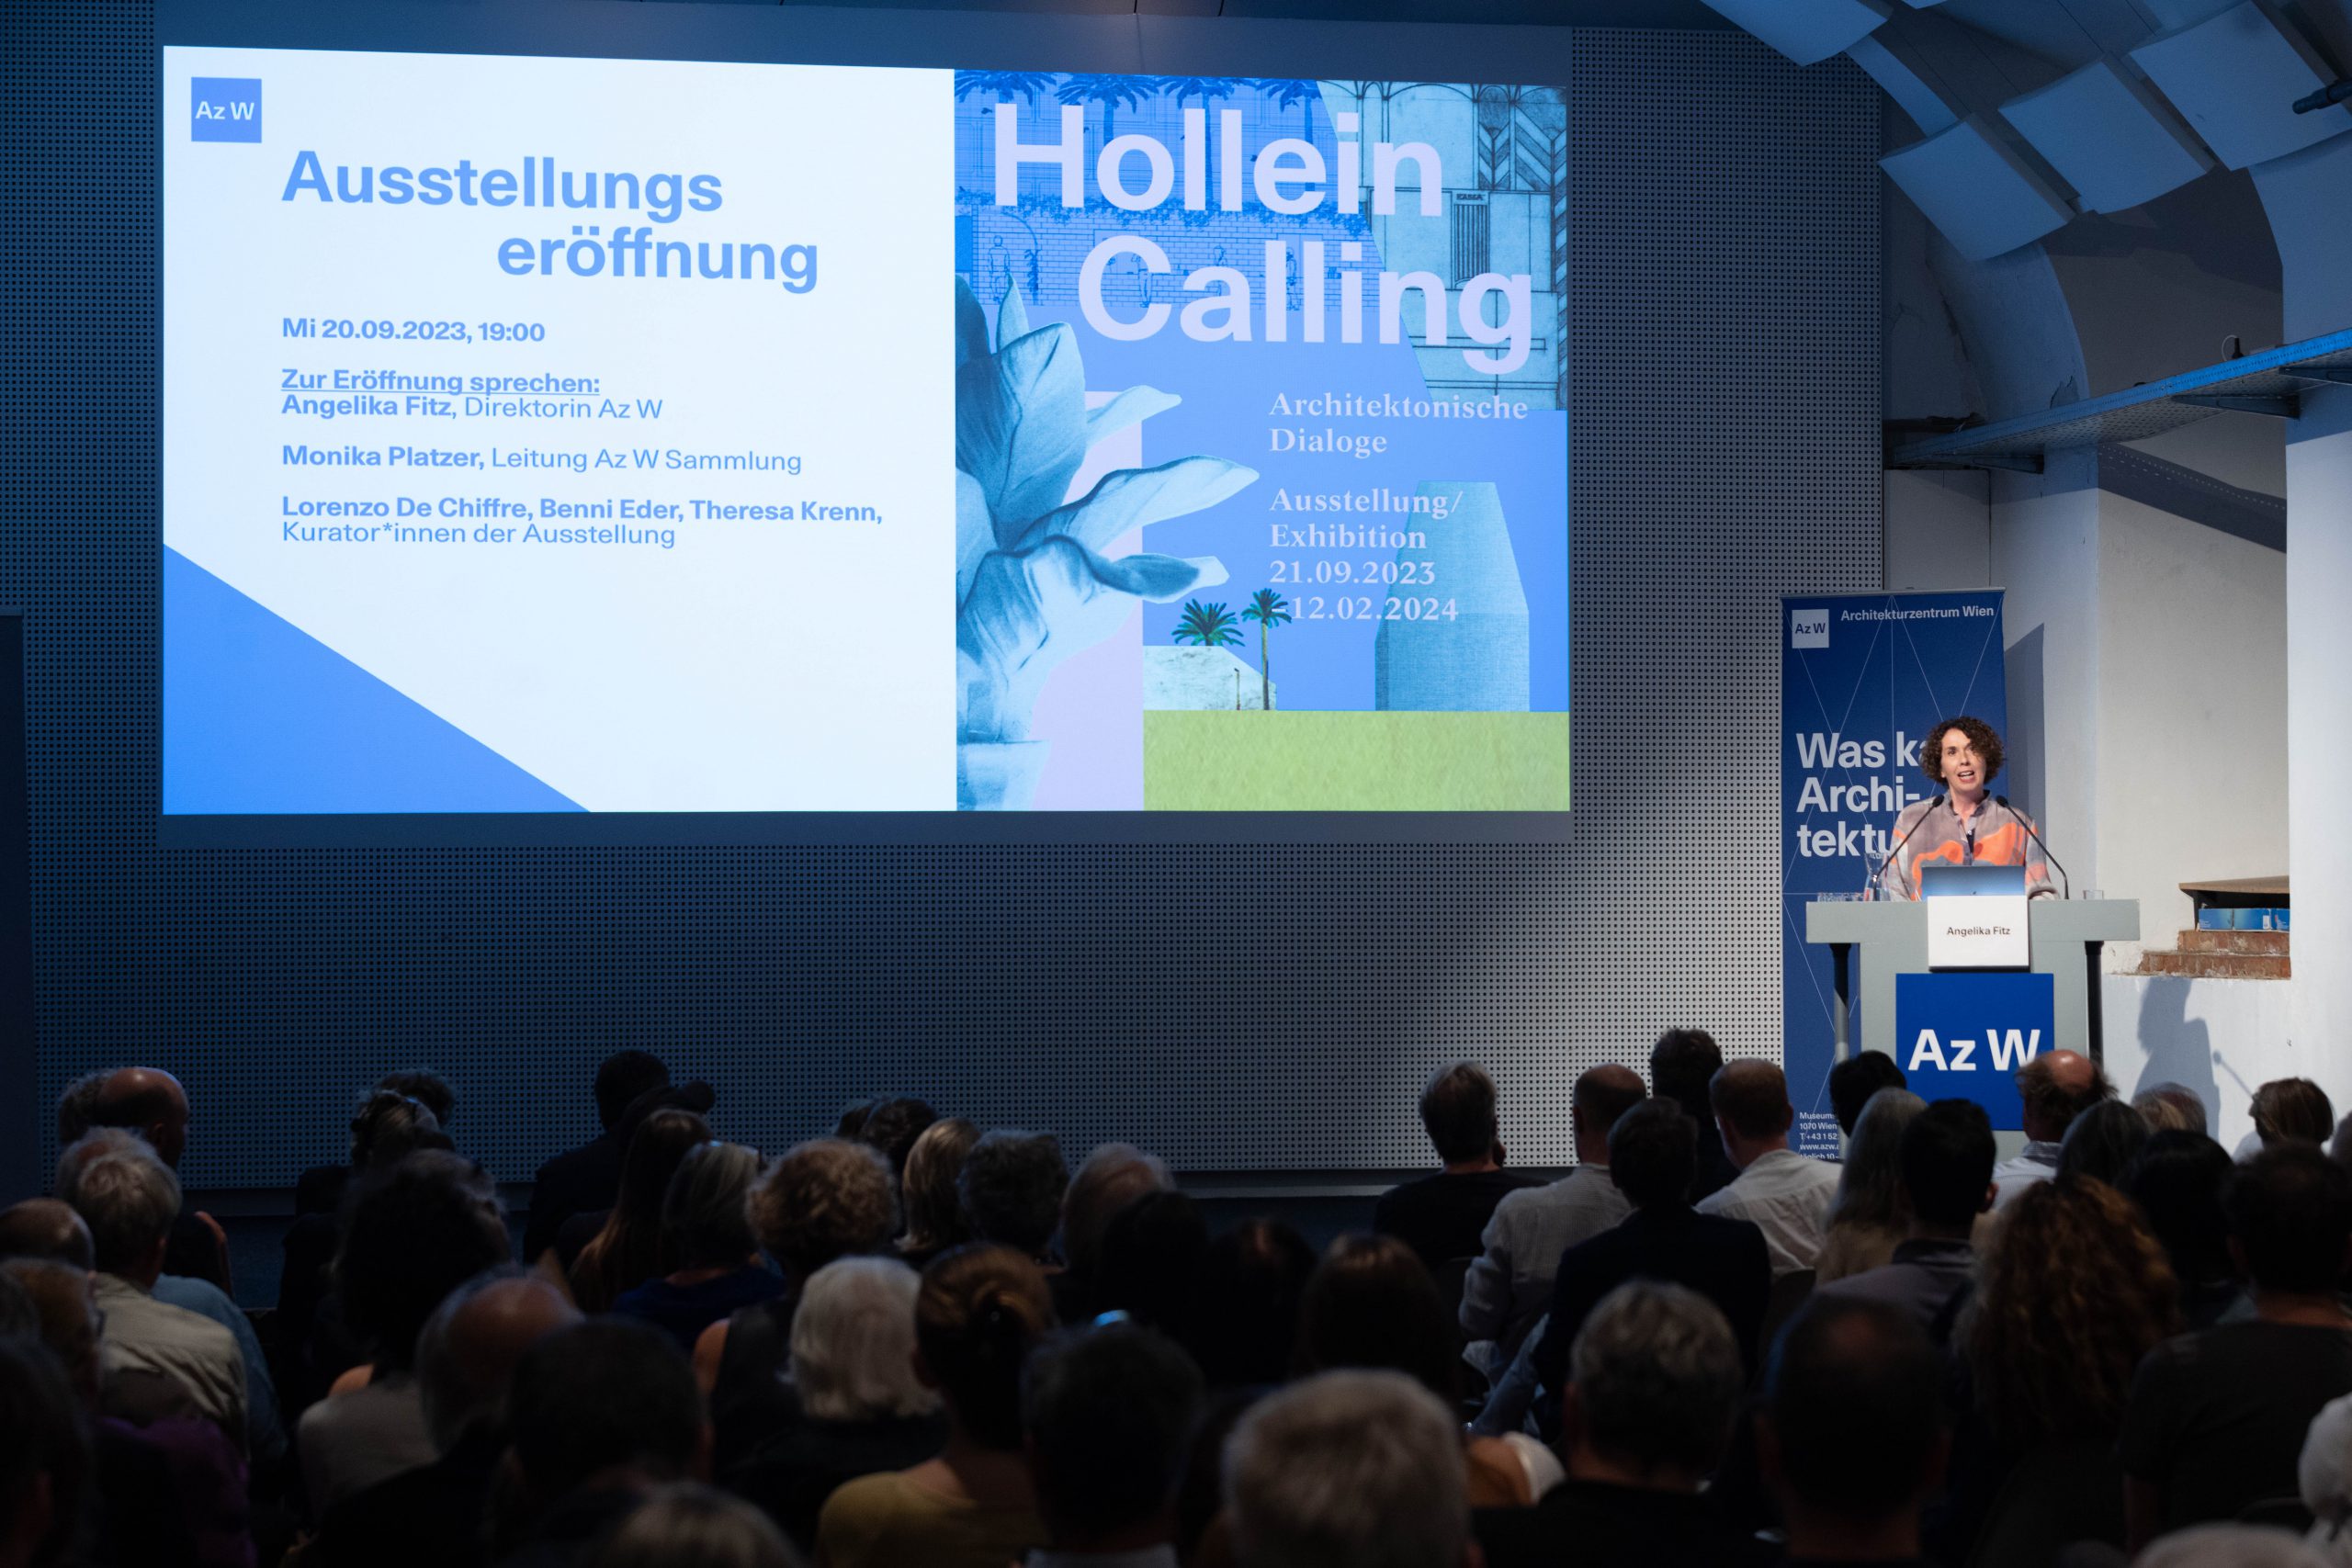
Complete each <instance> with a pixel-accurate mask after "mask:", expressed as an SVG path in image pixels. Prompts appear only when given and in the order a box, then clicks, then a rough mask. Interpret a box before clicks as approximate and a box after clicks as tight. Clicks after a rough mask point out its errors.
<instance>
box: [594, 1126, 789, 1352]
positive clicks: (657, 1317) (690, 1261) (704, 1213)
mask: <svg viewBox="0 0 2352 1568" xmlns="http://www.w3.org/2000/svg"><path fill="white" fill-rule="evenodd" d="M759 1174H760V1153H759V1151H758V1150H757V1149H750V1148H745V1147H744V1146H743V1145H741V1144H721V1143H717V1142H713V1143H707V1144H697V1145H695V1146H694V1147H693V1148H691V1149H688V1150H687V1151H686V1157H685V1158H684V1159H683V1160H681V1161H679V1162H678V1170H677V1174H676V1175H674V1176H673V1177H671V1178H670V1190H669V1193H668V1194H667V1195H666V1196H665V1197H664V1198H663V1199H662V1254H661V1259H662V1260H661V1263H660V1265H659V1266H660V1267H661V1268H662V1269H663V1270H664V1272H663V1273H662V1276H661V1277H660V1278H659V1279H654V1280H647V1281H646V1282H645V1283H643V1284H641V1285H639V1286H638V1287H637V1288H636V1289H635V1290H633V1291H628V1292H623V1293H622V1294H621V1296H620V1297H619V1299H617V1300H616V1301H615V1302H614V1303H613V1312H614V1314H616V1316H620V1317H634V1318H638V1319H639V1320H641V1321H643V1322H646V1323H650V1324H651V1325H653V1326H654V1327H656V1328H659V1329H661V1330H662V1332H663V1333H665V1334H667V1335H669V1336H670V1337H672V1338H673V1339H675V1340H676V1341H677V1342H678V1348H680V1349H682V1350H684V1351H687V1352H689V1353H691V1352H692V1351H693V1350H694V1348H695V1340H696V1339H697V1338H698V1337H700V1336H701V1334H702V1331H703V1330H704V1329H706V1328H708V1327H709V1326H710V1325H712V1324H714V1323H718V1322H723V1321H725V1319H726V1317H727V1315H728V1314H729V1313H732V1312H734V1311H737V1310H738V1309H740V1308H742V1307H746V1306H750V1305H752V1303H755V1302H763V1301H768V1300H770V1299H772V1298H774V1297H776V1296H780V1295H782V1294H783V1293H784V1280H782V1279H780V1278H779V1277H778V1276H777V1275H776V1274H775V1273H774V1272H773V1271H772V1270H770V1269H766V1268H764V1267H763V1266H762V1264H761V1262H760V1258H759V1241H758V1238H757V1237H755V1236H753V1235H752V1221H751V1216H750V1214H749V1213H747V1203H746V1200H747V1199H748V1198H749V1197H750V1195H751V1190H752V1181H753V1179H756V1178H757V1177H758V1175H759Z"/></svg>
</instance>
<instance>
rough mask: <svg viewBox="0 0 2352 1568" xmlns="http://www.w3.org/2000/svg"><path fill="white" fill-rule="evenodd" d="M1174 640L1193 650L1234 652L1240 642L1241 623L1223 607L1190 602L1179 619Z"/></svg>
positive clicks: (1188, 600)
mask: <svg viewBox="0 0 2352 1568" xmlns="http://www.w3.org/2000/svg"><path fill="white" fill-rule="evenodd" d="M1175 636H1176V640H1177V641H1178V642H1181V643H1184V644H1186V645H1188V646H1190V647H1193V648H1231V647H1232V646H1233V645H1234V644H1236V643H1238V642H1239V641H1240V640H1241V623H1240V622H1238V621H1237V620H1235V619H1234V618H1233V617H1232V616H1231V615H1228V614H1227V612H1226V608H1225V606H1224V605H1222V604H1202V603H1201V602H1200V601H1199V600H1198V599H1187V600H1185V601H1184V611H1183V614H1182V615H1178V616H1177V617H1176V634H1175Z"/></svg>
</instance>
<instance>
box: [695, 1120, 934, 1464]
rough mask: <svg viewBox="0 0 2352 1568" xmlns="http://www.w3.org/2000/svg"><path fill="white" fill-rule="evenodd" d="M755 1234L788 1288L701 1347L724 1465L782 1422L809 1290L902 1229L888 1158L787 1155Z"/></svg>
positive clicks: (712, 1329)
mask: <svg viewBox="0 0 2352 1568" xmlns="http://www.w3.org/2000/svg"><path fill="white" fill-rule="evenodd" d="M746 1208H747V1211H748V1213H749V1216H750V1219H751V1225H752V1235H753V1236H754V1237H755V1238H756V1239H757V1240H758V1242H759V1244H760V1247H761V1249H762V1250H763V1251H764V1252H766V1254H767V1255H768V1256H769V1257H770V1258H774V1259H775V1263H776V1267H777V1268H779V1269H782V1270H783V1271H784V1280H783V1285H784V1288H783V1290H782V1291H780V1292H777V1293H776V1294H775V1295H774V1296H771V1297H768V1298H767V1299H765V1300H763V1301H757V1302H753V1303H752V1304H751V1305H749V1306H745V1307H739V1308H737V1309H736V1310H735V1312H734V1313H732V1314H729V1316H728V1317H727V1318H726V1319H725V1320H723V1321H721V1322H718V1323H714V1324H712V1325H710V1326H709V1327H707V1328H706V1329H704V1330H703V1331H702V1334H701V1337H699V1338H697V1339H696V1340H695V1347H694V1349H695V1377H696V1378H697V1379H698V1380H699V1381H700V1382H701V1383H702V1386H703V1393H705V1394H706V1395H707V1396H709V1397H710V1399H711V1401H712V1404H711V1419H712V1423H713V1425H714V1426H715V1427H717V1428H718V1454H719V1458H720V1461H721V1462H728V1461H732V1460H734V1459H735V1458H736V1457H737V1456H739V1455H740V1454H741V1452H742V1451H743V1450H744V1448H745V1447H746V1446H747V1445H748V1444H750V1443H751V1442H752V1441H754V1440H756V1439H757V1438H758V1437H759V1436H760V1435H761V1434H762V1433H764V1432H765V1431H766V1430H767V1429H768V1427H770V1426H771V1425H772V1424H773V1422H774V1421H775V1419H776V1417H777V1416H778V1414H779V1411H780V1406H779V1404H778V1396H779V1395H780V1394H781V1393H782V1392H783V1391H782V1381H783V1378H784V1373H785V1363H786V1359H787V1358H788V1357H789V1355H790V1353H791V1336H792V1324H793V1313H794V1310H795V1308H796V1307H797V1305H798V1304H799V1300H800V1291H801V1287H802V1286H804V1285H805V1284H807V1283H808V1281H809V1280H810V1279H811V1278H812V1277H813V1276H814V1275H815V1274H816V1272H817V1271H818V1270H819V1269H822V1268H824V1267H825V1266H826V1265H827V1264H829V1263H831V1262H832V1261H833V1260H834V1259H835V1258H854V1257H859V1256H862V1255H864V1254H866V1253H875V1252H881V1251H884V1250H886V1249H888V1247H889V1245H890V1237H891V1236H892V1235H895V1234H896V1233H897V1231H898V1228H899V1210H898V1203H897V1201H896V1198H895V1194H894V1193H893V1191H892V1183H891V1179H890V1169H889V1164H888V1156H885V1155H884V1154H883V1153H882V1152H881V1151H880V1150H878V1149H876V1148H875V1147H874V1146H873V1145H869V1144H863V1143H854V1142H851V1141H850V1140H848V1139H845V1138H813V1139H811V1140H809V1142H808V1143H805V1144H797V1145H794V1146H793V1147H791V1148H789V1149H787V1150H786V1151H785V1153H784V1156H783V1157H782V1158H780V1159H778V1160H777V1161H776V1162H775V1164H774V1165H772V1166H770V1167H769V1168H767V1170H766V1171H765V1172H764V1173H763V1174H762V1175H761V1177H760V1179H759V1182H758V1185H756V1186H754V1187H753V1188H752V1194H751V1199H750V1201H749V1203H748V1204H747V1205H746Z"/></svg>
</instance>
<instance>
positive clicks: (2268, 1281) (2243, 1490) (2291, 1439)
mask: <svg viewBox="0 0 2352 1568" xmlns="http://www.w3.org/2000/svg"><path fill="white" fill-rule="evenodd" d="M2222 1214H2223V1216H2224V1218H2225V1219H2226V1220H2227V1222H2228V1224H2229V1229H2230V1253H2231V1257H2232V1258H2233V1261H2234V1262H2235V1263H2236V1264H2237V1266H2238V1269H2239V1270H2240V1271H2241V1272H2242V1273H2243V1274H2245V1277H2246V1279H2247V1280H2248V1281H2249V1285H2250V1290H2249V1293H2250V1295H2251V1297H2252V1299H2253V1303H2254V1310H2255V1316H2254V1317H2253V1319H2251V1320H2250V1321H2245V1322H2233V1323H2223V1324H2222V1325H2219V1326H2217V1327H2214V1328H2210V1329H2207V1330H2206V1331H2205V1332H2203V1333H2201V1334H2192V1335H2187V1336H2184V1337H2180V1338H2177V1339H2173V1340H2169V1341H2167V1342H2166V1343H2165V1344H2163V1345H2161V1346H2159V1347H2158V1348H2156V1349H2154V1351H2152V1352H2150V1354H2149V1355H2148V1357H2147V1359H2145V1360H2144V1361H2143V1362H2142V1363H2141V1366H2140V1371H2139V1375H2138V1377H2137V1378H2136V1379H2135V1380H2134V1381H2133V1382H2132V1385H2131V1401H2130V1404H2129V1405H2128V1406H2127V1408H2126V1411H2125V1414H2124V1420H2123V1431H2122V1441H2121V1445H2120V1450H2121V1454H2122V1460H2123V1472H2124V1506H2125V1513H2126V1521H2127V1525H2128V1529H2129V1540H2127V1542H2126V1545H2127V1546H2129V1547H2130V1548H2131V1549H2132V1550H2135V1551H2136V1550H2137V1549H2139V1548H2140V1547H2142V1546H2144V1545H2146V1544H2147V1542H2148V1541H2150V1540H2153V1539H2154V1537H2155V1536H2157V1535H2158V1534H2161V1533H2163V1532H2165V1531H2167V1530H2173V1529H2180V1528H2182V1527H2183V1526H2186V1525H2192V1524H2198V1523H2201V1522H2203V1521H2206V1520H2212V1519H2229V1518H2234V1517H2237V1515H2238V1513H2239V1512H2240V1510H2242V1509H2244V1508H2245V1506H2247V1505H2248V1504H2250V1503H2254V1502H2256V1501H2259V1500H2260V1499H2263V1498H2266V1497H2277V1496H2281V1495H2287V1494H2290V1493H2291V1492H2292V1491H2293V1490H2294V1486H2295V1461H2296V1457H2297V1455H2298V1454H2299V1453H2300V1452H2301V1449H2302V1444H2303V1438H2304V1435H2305V1434H2306V1433H2307V1432H2308V1431H2309V1430H2310V1427H2311V1424H2312V1417H2313V1416H2317V1415H2318V1414H2319V1411H2320V1409H2321V1407H2322V1406H2324V1405H2325V1404H2327V1402H2328V1401H2329V1400H2331V1399H2335V1398H2337V1397H2339V1396H2341V1395H2343V1394H2345V1393H2352V1317H2347V1316H2346V1312H2345V1309H2344V1304H2343V1302H2342V1300H2341V1299H2340V1298H2339V1297H2338V1296H2337V1294H2336V1290H2337V1286H2338V1285H2339V1283H2340V1282H2341V1281H2342V1280H2343V1278H2344V1274H2345V1270H2346V1264H2347V1263H2352V1172H2347V1171H2346V1169H2345V1168H2344V1167H2342V1166H2340V1165H2338V1164H2336V1163H2335V1161H2334V1160H2331V1159H2329V1158H2328V1157H2327V1156H2325V1155H2324V1154H2322V1153H2321V1152H2320V1151H2319V1149H2318V1148H2317V1146H2315V1145H2311V1144H2307V1143H2303V1142H2301V1141H2300V1140H2296V1139H2291V1138H2290V1139H2284V1140H2282V1141H2281V1142H2280V1143H2279V1144H2278V1145H2275V1146H2273V1147H2270V1148H2266V1149H2264V1150H2263V1151H2262V1152H2260V1153H2259V1154H2257V1155H2256V1156H2255V1157H2254V1158H2253V1159H2251V1160H2250V1161H2248V1162H2247V1163H2246V1164H2245V1165H2243V1166H2241V1167H2239V1168H2237V1169H2236V1170H2235V1171H2233V1173H2232V1174H2231V1177H2230V1179H2229V1183H2228V1185H2227V1186H2226V1187H2225V1188H2224V1189H2223V1190H2222Z"/></svg>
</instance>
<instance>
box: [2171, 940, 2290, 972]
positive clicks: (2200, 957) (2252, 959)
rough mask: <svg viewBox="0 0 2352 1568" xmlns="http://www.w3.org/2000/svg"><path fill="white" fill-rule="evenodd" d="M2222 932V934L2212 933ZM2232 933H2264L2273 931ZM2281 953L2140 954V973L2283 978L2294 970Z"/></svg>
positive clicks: (2285, 956)
mask: <svg viewBox="0 0 2352 1568" xmlns="http://www.w3.org/2000/svg"><path fill="white" fill-rule="evenodd" d="M2213 934H2221V933H2213ZM2233 934H2245V935H2258V936H2267V935H2275V934H2278V933H2276V932H2267V931H2257V932H2244V933H2233ZM2289 964H2290V960H2289V959H2288V957H2287V955H2286V954H2285V953H2193V952H2192V953H2142V954H2140V973H2141V974H2143V975H2181V976H2190V977H2192V978H2195V979H2199V980H2284V979H2286V978H2288V977H2289V976H2290V975H2291V974H2292V973H2293V971H2292V970H2291V969H2290V967H2289Z"/></svg>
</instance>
